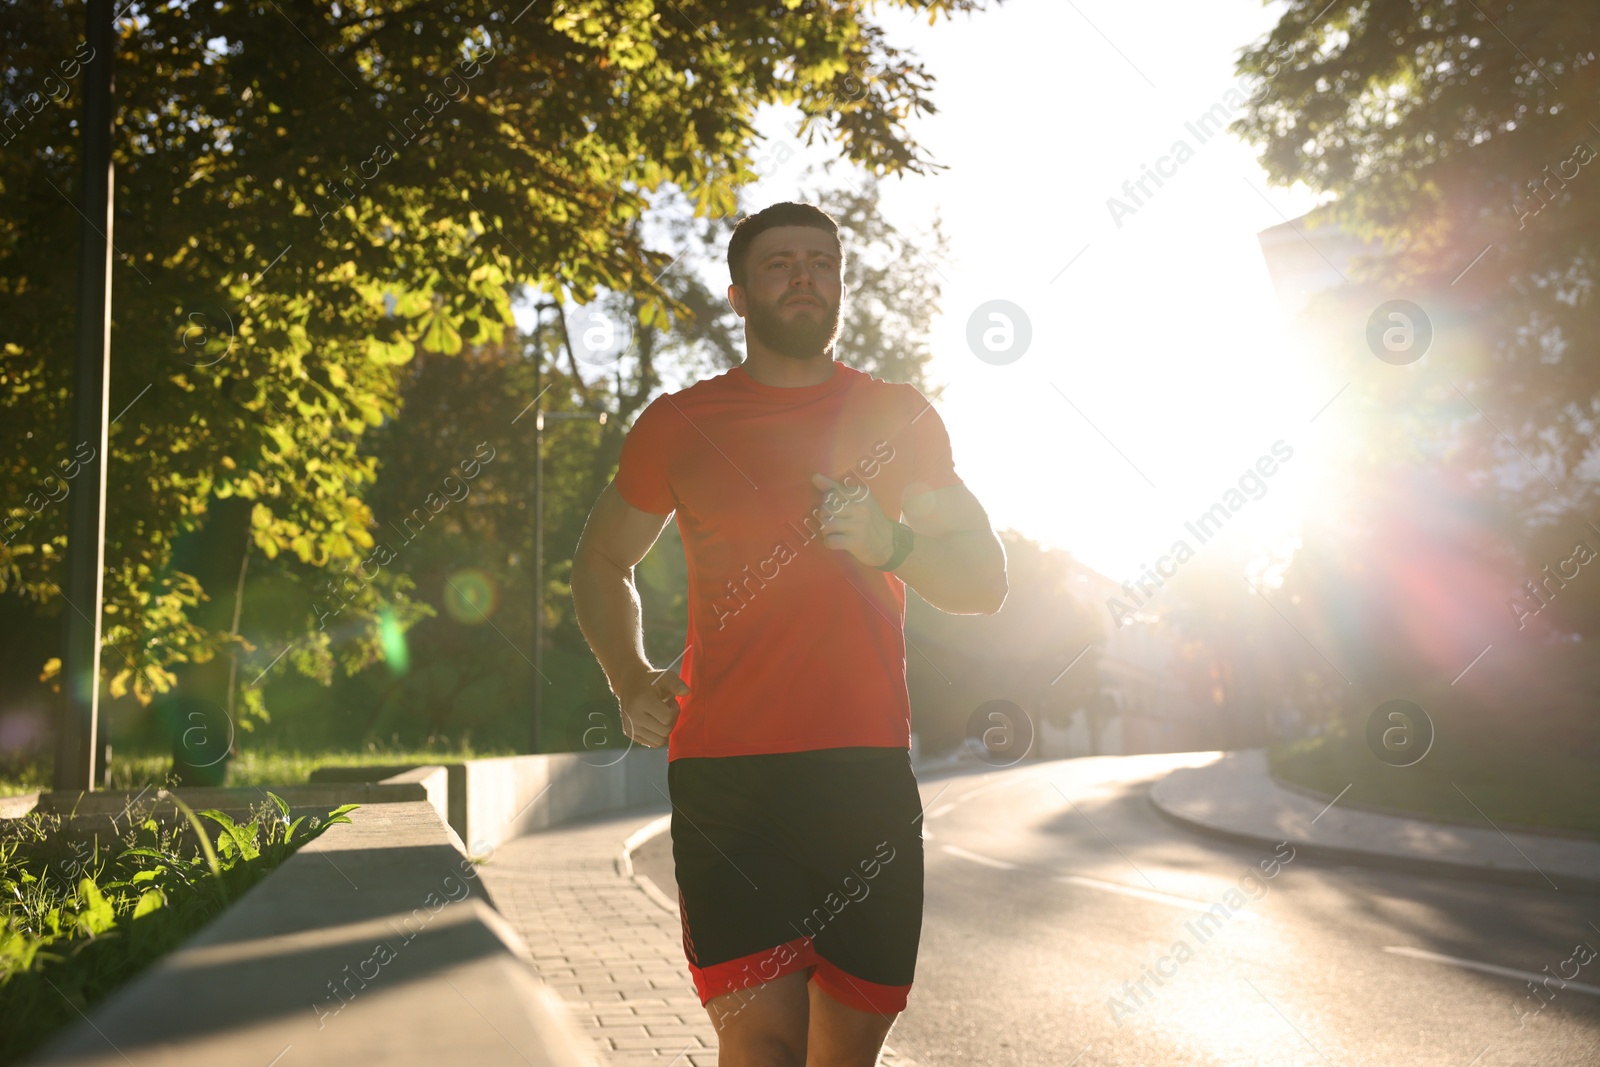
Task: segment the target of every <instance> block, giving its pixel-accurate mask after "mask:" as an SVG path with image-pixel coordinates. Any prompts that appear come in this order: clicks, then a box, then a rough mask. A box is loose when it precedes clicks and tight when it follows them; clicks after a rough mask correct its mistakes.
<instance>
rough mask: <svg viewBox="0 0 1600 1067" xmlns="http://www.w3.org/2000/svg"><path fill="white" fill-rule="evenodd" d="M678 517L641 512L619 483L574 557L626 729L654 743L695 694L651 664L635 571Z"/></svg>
mask: <svg viewBox="0 0 1600 1067" xmlns="http://www.w3.org/2000/svg"><path fill="white" fill-rule="evenodd" d="M671 517H672V516H671V513H668V514H666V515H657V514H655V513H654V512H650V511H640V510H639V509H638V508H636V507H634V506H633V505H631V504H629V503H628V502H627V501H626V500H624V499H623V498H622V493H621V492H619V491H618V489H617V486H616V483H615V482H612V483H611V484H609V485H607V486H606V488H605V490H604V491H603V492H602V493H601V494H600V499H599V500H597V501H595V505H594V510H592V511H591V512H590V513H589V521H588V522H587V523H585V524H584V528H583V536H582V537H580V538H579V539H578V547H577V550H576V551H575V552H574V553H573V559H572V603H573V607H574V608H575V609H576V611H577V615H578V627H579V629H581V630H582V631H583V636H584V639H585V640H586V641H588V642H589V647H590V648H591V649H593V650H594V654H595V658H596V659H598V660H599V661H600V668H601V669H602V670H603V671H605V675H606V680H607V681H608V682H609V683H610V685H611V692H612V693H613V694H615V695H616V698H617V704H618V708H619V710H620V712H621V715H622V729H623V732H624V733H626V734H627V735H628V736H629V737H630V738H632V739H633V740H635V741H637V742H639V743H640V744H642V745H645V746H647V747H650V748H656V747H659V746H660V745H662V744H665V743H666V740H667V734H668V733H670V732H671V730H672V724H673V722H674V721H675V720H676V719H677V716H678V703H677V700H676V699H675V698H676V697H678V696H687V695H688V693H689V687H688V686H687V685H685V684H684V682H683V679H682V678H680V677H679V676H678V675H677V674H675V673H673V672H672V671H658V670H656V669H655V668H654V667H652V666H651V665H650V660H649V659H648V658H647V657H646V655H645V651H644V629H643V626H642V613H641V610H640V606H639V591H638V589H637V587H636V586H635V585H634V582H633V568H634V567H635V566H636V565H638V563H639V561H640V560H642V559H644V557H645V554H646V553H648V552H649V551H650V546H651V545H653V544H655V542H656V538H657V537H659V536H660V535H661V530H662V528H663V527H664V526H666V524H667V520H668V519H670V518H671Z"/></svg>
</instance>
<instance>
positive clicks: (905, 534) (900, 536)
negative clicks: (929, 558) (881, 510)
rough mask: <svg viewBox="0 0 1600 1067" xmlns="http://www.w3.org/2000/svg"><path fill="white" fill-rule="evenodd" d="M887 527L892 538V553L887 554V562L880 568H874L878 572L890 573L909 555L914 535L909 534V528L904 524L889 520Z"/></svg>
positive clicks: (914, 538)
mask: <svg viewBox="0 0 1600 1067" xmlns="http://www.w3.org/2000/svg"><path fill="white" fill-rule="evenodd" d="M889 527H890V534H891V536H893V538H894V551H893V552H891V553H890V554H889V558H888V560H887V561H885V562H884V564H883V565H882V566H880V567H878V568H876V569H877V570H880V571H892V570H894V569H895V568H896V567H898V566H900V564H902V563H904V562H905V561H906V557H907V556H909V555H911V548H912V545H913V544H914V543H915V541H916V535H915V534H913V533H912V532H911V527H909V526H907V525H906V524H905V523H903V522H896V521H895V520H893V519H890V520H889Z"/></svg>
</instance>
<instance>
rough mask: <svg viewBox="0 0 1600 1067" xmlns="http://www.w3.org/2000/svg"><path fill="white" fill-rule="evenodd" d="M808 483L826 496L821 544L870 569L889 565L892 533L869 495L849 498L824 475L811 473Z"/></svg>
mask: <svg viewBox="0 0 1600 1067" xmlns="http://www.w3.org/2000/svg"><path fill="white" fill-rule="evenodd" d="M811 484H812V485H814V486H816V487H817V488H818V489H821V490H822V491H823V492H824V493H827V494H828V496H827V497H825V498H824V501H823V507H825V508H826V509H827V510H828V513H829V514H828V517H827V518H826V519H824V520H823V522H822V543H823V544H825V545H827V546H828V547H829V548H842V549H844V550H845V551H846V552H848V553H850V554H851V555H852V556H854V557H855V558H856V559H857V560H859V561H861V562H862V563H865V564H866V565H867V566H869V567H879V566H882V565H883V564H885V563H887V562H889V557H890V556H892V555H894V531H893V528H892V527H891V526H890V523H889V519H888V517H887V516H886V515H884V513H883V509H882V508H880V507H878V502H877V501H876V500H874V499H872V494H871V493H867V494H866V495H865V496H863V497H862V498H861V499H860V500H855V499H852V498H851V495H850V491H849V490H848V489H846V488H845V487H844V486H842V485H840V484H839V483H838V482H836V481H834V480H833V479H832V478H829V477H828V476H827V475H826V474H813V475H812V476H811ZM834 494H837V497H835V496H834Z"/></svg>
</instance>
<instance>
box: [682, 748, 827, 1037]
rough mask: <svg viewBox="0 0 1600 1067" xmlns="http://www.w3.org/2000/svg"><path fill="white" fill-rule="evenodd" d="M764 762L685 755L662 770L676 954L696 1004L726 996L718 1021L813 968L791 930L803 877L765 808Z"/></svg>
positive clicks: (796, 854) (768, 762)
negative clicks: (674, 885)
mask: <svg viewBox="0 0 1600 1067" xmlns="http://www.w3.org/2000/svg"><path fill="white" fill-rule="evenodd" d="M776 762H777V761H775V760H773V759H772V758H771V757H753V756H740V757H727V758H684V759H678V760H673V761H672V762H671V763H670V764H668V765H667V782H668V788H669V791H670V795H671V799H672V831H671V832H672V857H673V865H674V873H675V875H676V878H677V882H678V911H679V917H680V920H681V923H682V932H683V950H684V956H685V957H686V958H687V960H688V962H689V971H690V974H691V976H692V977H693V978H694V983H695V989H696V991H697V992H698V993H699V995H700V1001H701V1003H702V1004H705V1005H707V1007H708V1008H710V1007H711V1002H712V1001H713V1000H714V999H716V998H719V997H723V996H724V995H726V994H740V995H741V998H742V999H739V1000H737V1002H734V1001H722V1002H720V1003H721V1007H720V1011H719V1013H718V1017H719V1018H730V1017H732V1015H733V1014H735V1013H737V1012H740V1011H741V1009H742V1007H743V1004H744V1002H745V1000H748V999H749V998H750V997H751V996H753V991H754V990H755V989H756V988H757V987H759V986H761V985H762V984H763V983H766V982H771V981H773V980H774V979H776V978H779V977H782V976H783V975H787V974H793V973H795V972H797V971H805V970H807V969H808V968H810V967H812V966H814V965H815V963H816V959H815V954H814V952H813V951H812V949H811V945H810V942H809V941H808V940H806V939H805V937H804V936H803V935H802V934H801V933H800V932H799V931H798V930H797V929H796V928H795V927H794V922H795V920H796V919H797V918H798V917H799V916H801V915H803V914H805V910H806V907H807V901H808V899H809V896H810V894H809V891H808V888H807V886H808V883H809V880H810V879H809V874H808V872H807V871H806V870H805V868H804V866H803V859H802V856H801V850H799V849H798V848H797V847H796V843H795V842H793V841H790V840H786V839H785V836H784V833H783V831H782V829H781V828H780V826H779V825H778V823H777V822H776V821H775V820H774V819H773V817H772V810H773V808H774V807H775V805H776V804H778V803H779V802H780V801H779V800H778V799H777V795H776V794H777V790H776V788H775V787H776V786H778V785H779V784H780V783H778V782H777V781H776V780H775V776H774V774H773V771H774V770H775V768H776Z"/></svg>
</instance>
